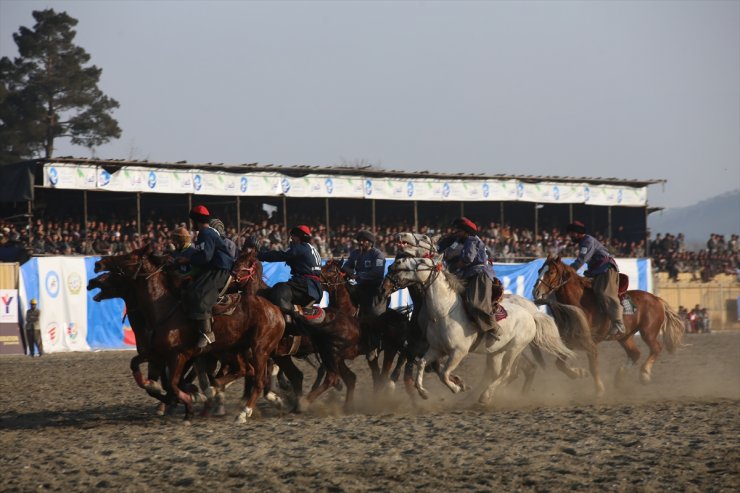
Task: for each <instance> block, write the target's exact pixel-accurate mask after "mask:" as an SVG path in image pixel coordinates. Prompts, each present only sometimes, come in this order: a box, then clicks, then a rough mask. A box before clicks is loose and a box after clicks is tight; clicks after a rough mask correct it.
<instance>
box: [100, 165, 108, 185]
mask: <svg viewBox="0 0 740 493" xmlns="http://www.w3.org/2000/svg"><path fill="white" fill-rule="evenodd" d="M108 185H110V173H108V172H107V171H105V170H104V169H103V170H100V174H99V175H98V186H99V187H107V186H108Z"/></svg>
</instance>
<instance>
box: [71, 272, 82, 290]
mask: <svg viewBox="0 0 740 493" xmlns="http://www.w3.org/2000/svg"><path fill="white" fill-rule="evenodd" d="M67 289H69V292H70V293H72V294H80V290H81V289H82V278H81V277H80V275H79V274H78V273H77V272H73V273H71V274H70V275H68V276H67Z"/></svg>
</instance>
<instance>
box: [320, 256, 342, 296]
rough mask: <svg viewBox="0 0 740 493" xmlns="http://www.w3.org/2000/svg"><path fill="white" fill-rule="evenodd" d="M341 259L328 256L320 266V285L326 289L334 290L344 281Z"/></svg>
mask: <svg viewBox="0 0 740 493" xmlns="http://www.w3.org/2000/svg"><path fill="white" fill-rule="evenodd" d="M342 263H343V262H342V260H341V259H340V260H337V259H334V258H330V259H329V260H327V261H326V263H325V264H324V265H323V266H322V267H321V275H320V278H321V285H322V286H323V287H324V288H326V289H327V290H334V289H336V287H337V286H340V285H342V284H344V283H345V282H346V274H345V273H344V272H342Z"/></svg>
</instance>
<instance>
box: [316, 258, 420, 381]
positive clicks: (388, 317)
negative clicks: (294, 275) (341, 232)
mask: <svg viewBox="0 0 740 493" xmlns="http://www.w3.org/2000/svg"><path fill="white" fill-rule="evenodd" d="M341 267H342V263H341V261H335V260H334V259H329V260H327V262H326V264H324V266H323V267H321V286H322V287H323V288H324V289H325V290H326V291H327V292H328V293H329V306H330V307H333V308H337V309H339V310H342V311H344V312H345V313H352V314H357V312H358V309H359V308H358V306H357V305H355V304H354V303H353V302H352V297H351V295H350V291H349V280H348V279H347V276H346V275H345V273H344V272H342V269H341ZM360 323H361V324H365V327H367V329H366V330H371V331H376V332H379V333H380V335H381V339H382V342H383V366H382V369H381V368H380V367H379V366H378V359H372V360H368V365H369V366H370V372H371V373H372V377H373V384H374V386H375V388H376V390H377V389H379V388H380V387H382V386H383V385H385V384H386V383H388V382H390V378H389V373H390V369H391V366H392V365H393V360H394V359H395V357H396V354H398V353H400V352H401V351H402V350H403V347H404V344H405V342H406V336H407V332H408V325H409V320H408V318H407V317H406V316H405V315H404V314H402V313H400V312H398V311H396V310H391V309H388V310H386V311H384V312H382V313H381V314H379V315H375V314H370V315H366V316H364V317H363V319H362V320H360Z"/></svg>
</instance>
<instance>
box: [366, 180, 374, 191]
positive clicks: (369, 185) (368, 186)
mask: <svg viewBox="0 0 740 493" xmlns="http://www.w3.org/2000/svg"><path fill="white" fill-rule="evenodd" d="M372 194H373V181H372V180H365V195H372Z"/></svg>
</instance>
